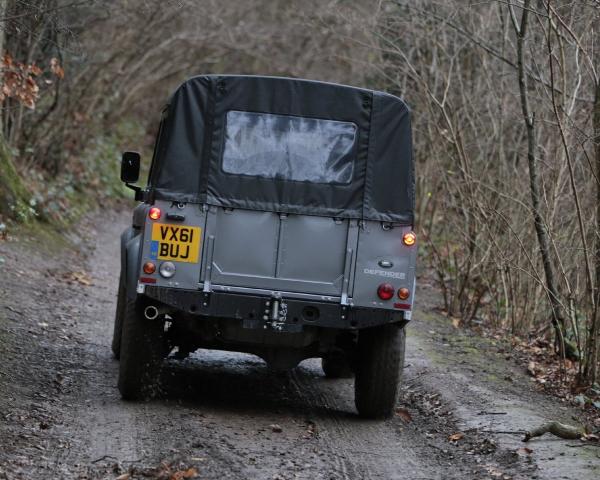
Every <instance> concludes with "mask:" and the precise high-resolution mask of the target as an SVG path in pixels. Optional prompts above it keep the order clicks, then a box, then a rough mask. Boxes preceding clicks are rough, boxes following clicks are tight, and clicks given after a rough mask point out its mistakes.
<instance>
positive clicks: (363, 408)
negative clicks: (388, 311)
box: [354, 324, 406, 418]
mask: <svg viewBox="0 0 600 480" xmlns="http://www.w3.org/2000/svg"><path fill="white" fill-rule="evenodd" d="M405 340H406V336H405V332H404V329H403V328H400V327H399V326H398V325H396V324H390V325H384V326H382V327H376V328H372V329H368V330H364V331H363V332H361V333H360V334H359V339H358V362H357V367H356V380H355V386H354V390H355V397H354V399H355V404H356V408H357V410H358V413H359V415H360V416H362V417H364V418H389V417H390V416H391V415H392V414H393V412H394V407H395V405H396V401H397V398H398V390H399V386H400V380H401V377H402V369H403V368H404V350H405Z"/></svg>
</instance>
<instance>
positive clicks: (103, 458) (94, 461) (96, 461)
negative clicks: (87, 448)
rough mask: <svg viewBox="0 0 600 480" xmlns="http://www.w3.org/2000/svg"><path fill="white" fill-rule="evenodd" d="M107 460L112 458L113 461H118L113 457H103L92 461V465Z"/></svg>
mask: <svg viewBox="0 0 600 480" xmlns="http://www.w3.org/2000/svg"><path fill="white" fill-rule="evenodd" d="M107 458H112V459H113V460H118V458H117V457H113V456H112V455H103V456H101V457H100V458H97V459H96V460H92V463H98V462H101V461H102V460H106V459H107Z"/></svg>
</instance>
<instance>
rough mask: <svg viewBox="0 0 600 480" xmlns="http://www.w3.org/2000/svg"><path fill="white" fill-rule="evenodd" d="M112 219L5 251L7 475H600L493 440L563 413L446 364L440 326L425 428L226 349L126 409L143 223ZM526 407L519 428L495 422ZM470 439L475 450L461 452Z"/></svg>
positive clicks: (417, 348) (178, 370)
mask: <svg viewBox="0 0 600 480" xmlns="http://www.w3.org/2000/svg"><path fill="white" fill-rule="evenodd" d="M105 220H106V221H105V225H106V227H105V228H103V229H101V230H99V231H97V230H95V229H93V228H92V227H91V226H90V225H89V224H88V225H87V226H86V227H85V228H84V229H83V231H82V232H80V233H79V236H78V237H77V238H73V239H71V242H70V243H69V244H65V245H51V242H49V241H46V240H44V239H43V238H42V239H40V237H39V236H37V235H36V234H32V233H29V234H28V233H19V234H17V236H16V237H17V241H12V242H11V241H9V242H2V243H0V258H2V259H3V262H2V263H0V273H1V276H2V279H3V283H2V284H0V294H1V297H0V359H1V360H2V363H0V419H1V421H2V424H1V425H0V478H8V479H13V478H15V479H17V478H19V479H21V478H23V479H25V478H27V479H30V478H116V477H117V476H119V475H120V474H123V473H124V472H127V471H129V472H131V473H132V476H133V477H140V478H141V476H143V475H150V476H151V475H152V474H154V475H155V477H157V476H158V473H157V472H156V471H155V470H152V469H153V468H156V467H157V466H159V465H160V463H161V462H164V464H166V465H170V468H171V469H172V471H175V470H177V469H178V468H189V467H194V468H196V469H197V471H198V474H199V478H214V479H222V478H230V479H246V478H251V479H253V478H256V479H277V478H280V479H288V478H305V479H312V480H314V479H380V478H384V479H387V478H389V479H394V478H398V479H400V478H411V479H437V478H444V479H450V478H461V479H465V478H474V479H475V478H477V479H478V478H505V479H508V478H546V477H547V478H563V476H564V478H568V475H569V472H570V471H571V472H572V471H573V465H574V466H576V469H575V471H576V472H577V473H578V478H579V479H585V478H594V477H595V476H596V475H597V474H598V470H597V466H598V465H597V458H595V457H594V455H595V453H594V452H593V451H590V452H588V451H587V450H585V453H584V449H580V448H577V449H572V450H577V454H576V455H575V456H573V455H571V454H572V453H573V452H568V453H569V457H568V459H567V458H566V457H565V459H566V460H568V462H570V464H569V468H568V469H567V468H565V469H561V468H562V467H561V465H562V464H561V462H560V461H558V462H555V464H553V463H552V460H547V458H552V459H553V460H554V459H556V458H557V457H559V455H560V451H561V449H562V450H564V447H563V446H561V445H559V444H556V442H555V443H554V444H552V443H549V442H546V443H543V442H539V443H538V444H537V445H536V446H534V447H532V448H533V449H534V450H539V451H540V452H541V455H540V456H539V457H536V456H535V454H534V455H532V454H527V455H520V454H519V453H517V450H518V448H519V437H518V435H517V436H509V438H508V439H507V438H506V437H502V436H501V435H500V436H499V435H494V434H492V433H487V432H488V431H489V430H491V429H492V427H493V428H494V429H496V430H500V429H502V428H503V429H506V430H508V429H512V430H515V431H517V430H518V429H519V428H524V427H525V426H527V425H526V423H527V422H526V421H525V420H523V418H524V416H526V413H527V412H525V413H524V411H525V410H526V409H527V408H528V405H532V403H533V404H536V406H535V412H536V415H537V417H535V420H536V421H537V419H538V418H539V419H543V418H545V416H544V415H545V413H544V412H552V411H553V409H554V408H558V407H555V404H554V403H553V401H551V400H548V399H544V398H542V397H538V396H536V395H537V394H536V393H535V392H530V393H524V391H525V390H524V389H525V387H523V388H516V387H515V385H514V382H512V383H511V384H510V385H503V384H502V385H495V384H491V385H490V384H489V383H486V382H485V380H484V378H483V376H481V375H477V374H476V372H477V371H480V370H481V368H482V367H480V366H477V365H476V366H475V367H473V366H472V365H469V364H466V365H454V364H452V365H451V364H449V363H444V362H442V363H441V364H440V362H439V360H436V358H437V357H438V356H439V355H437V353H436V352H438V350H440V349H441V350H443V348H442V347H440V343H439V342H438V341H437V340H436V338H437V337H438V336H439V335H438V333H436V334H435V335H434V334H429V333H428V332H429V330H428V329H429V328H431V327H430V326H427V325H425V324H422V325H421V326H415V327H413V329H409V341H408V346H407V368H406V369H405V387H404V389H403V394H402V398H401V399H400V403H399V407H400V408H403V409H406V410H407V411H408V412H409V413H410V415H411V417H412V419H411V421H407V420H406V418H404V419H403V418H401V417H400V416H396V417H395V418H393V419H391V420H389V421H386V422H373V421H365V420H361V419H359V418H358V417H357V416H356V414H355V410H354V405H353V393H352V389H353V380H352V379H341V380H329V379H326V378H325V377H324V376H323V374H322V372H321V370H320V364H319V362H318V361H317V360H309V361H306V362H303V363H302V364H301V366H300V367H299V368H297V369H295V370H294V371H292V372H291V373H289V374H286V375H276V374H274V373H271V372H269V371H268V370H267V369H266V367H265V365H264V363H263V362H262V361H261V360H259V359H258V358H255V357H252V356H249V355H242V354H232V353H223V352H205V351H201V352H197V353H195V354H194V355H193V356H192V357H191V358H188V359H186V360H184V361H169V362H168V363H167V364H166V365H165V368H164V371H163V375H162V381H161V384H162V394H161V395H160V396H159V398H157V399H155V400H153V401H150V402H141V403H129V402H124V401H122V400H121V399H120V397H119V394H118V391H117V389H116V379H117V372H118V362H117V361H116V360H114V359H113V358H112V356H111V353H110V340H111V335H112V319H113V312H114V308H115V301H116V298H115V292H116V281H117V276H118V269H119V257H118V239H119V234H120V232H121V231H122V230H123V229H124V228H125V226H126V224H127V221H128V216H127V214H118V213H114V214H112V216H109V218H108V219H105ZM426 295H427V292H426V291H425V295H424V296H426ZM417 318H419V316H418V315H417ZM415 323H416V322H415ZM436 328H438V327H436ZM436 342H437V343H436ZM443 345H446V343H444V344H443ZM438 353H440V352H438ZM455 353H456V352H454V353H453V352H452V350H451V349H449V350H447V351H446V352H442V354H445V355H448V356H450V357H452V356H456V355H455ZM485 362H486V361H484V363H485ZM487 363H489V362H487ZM487 363H486V364H487ZM494 368H508V367H506V366H502V367H500V366H496V367H494ZM478 369H479V370H478ZM511 375H512V374H511ZM524 381H526V379H525V380H524ZM526 387H527V388H528V386H527V385H526ZM527 392H529V390H527ZM519 402H520V403H519ZM536 402H537V403H536ZM510 405H518V406H519V407H518V408H519V409H520V410H519V411H520V413H519V415H518V416H517V417H515V416H512V415H510V414H508V415H504V416H505V417H506V418H505V419H504V418H503V419H501V420H498V419H496V418H493V419H492V420H491V421H492V423H490V422H487V423H486V421H487V420H486V417H485V416H483V417H482V416H481V415H479V413H480V412H481V411H483V410H485V409H488V408H489V409H493V408H502V409H504V411H505V412H506V413H508V410H509V409H510ZM507 406H508V407H507ZM563 410H564V408H563ZM549 414H550V413H548V415H549ZM561 415H563V416H564V415H567V416H568V415H570V412H569V411H567V410H564V411H561ZM519 419H520V420H519ZM503 422H504V423H503ZM507 422H508V423H510V422H512V424H510V425H508V423H507ZM523 422H525V423H523ZM458 431H462V432H467V433H466V434H465V439H464V440H461V441H458V442H450V441H449V440H448V437H449V435H450V434H452V433H455V432H458ZM542 445H543V447H542ZM544 455H545V456H546V457H547V458H546V457H544ZM563 455H564V453H563ZM552 456H553V457H552ZM546 460H547V461H546ZM559 460H560V458H559ZM563 463H564V462H563ZM571 464H572V465H571ZM548 465H551V467H548ZM159 469H160V468H159ZM163 470H164V468H163ZM563 470H564V471H563ZM144 478H146V477H144Z"/></svg>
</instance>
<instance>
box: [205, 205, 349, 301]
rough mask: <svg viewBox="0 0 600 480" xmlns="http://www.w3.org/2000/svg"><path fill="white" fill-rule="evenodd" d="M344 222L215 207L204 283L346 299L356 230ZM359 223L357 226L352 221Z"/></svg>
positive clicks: (209, 227) (209, 222) (211, 213)
mask: <svg viewBox="0 0 600 480" xmlns="http://www.w3.org/2000/svg"><path fill="white" fill-rule="evenodd" d="M351 223H352V222H350V221H349V220H345V219H334V218H327V217H316V216H308V215H292V214H289V215H287V214H279V213H273V212H259V211H251V210H241V209H235V210H234V209H225V208H220V207H219V208H217V207H211V208H210V210H209V213H208V218H207V223H206V234H205V242H206V249H205V260H204V262H203V263H204V264H205V265H206V266H207V267H208V268H205V269H203V275H202V280H205V281H206V280H208V281H210V283H211V284H212V285H215V286H217V285H225V286H230V287H239V288H248V289H262V290H269V291H278V292H295V293H300V294H312V295H320V296H331V297H342V296H343V295H344V294H346V293H347V292H348V289H349V288H351V285H350V282H351V278H352V274H353V272H352V270H353V261H352V259H353V257H354V252H355V250H356V242H357V235H358V232H357V230H358V229H357V227H356V226H352V225H351ZM354 223H355V222H354Z"/></svg>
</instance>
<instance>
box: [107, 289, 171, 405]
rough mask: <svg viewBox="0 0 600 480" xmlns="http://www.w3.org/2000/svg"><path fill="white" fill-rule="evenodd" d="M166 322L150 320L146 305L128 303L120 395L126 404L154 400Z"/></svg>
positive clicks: (121, 363) (122, 344) (123, 339)
mask: <svg viewBox="0 0 600 480" xmlns="http://www.w3.org/2000/svg"><path fill="white" fill-rule="evenodd" d="M163 336H164V322H162V321H160V320H147V319H146V318H144V315H143V302H142V301H140V300H139V299H135V300H132V299H127V300H126V306H125V313H124V315H123V331H122V335H121V362H120V365H119V382H118V386H119V391H120V392H121V396H122V397H123V399H125V400H141V399H145V398H149V397H152V396H154V395H155V394H156V393H157V391H158V380H159V376H160V369H161V365H162V361H163V353H164V352H163V350H164V340H163Z"/></svg>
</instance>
